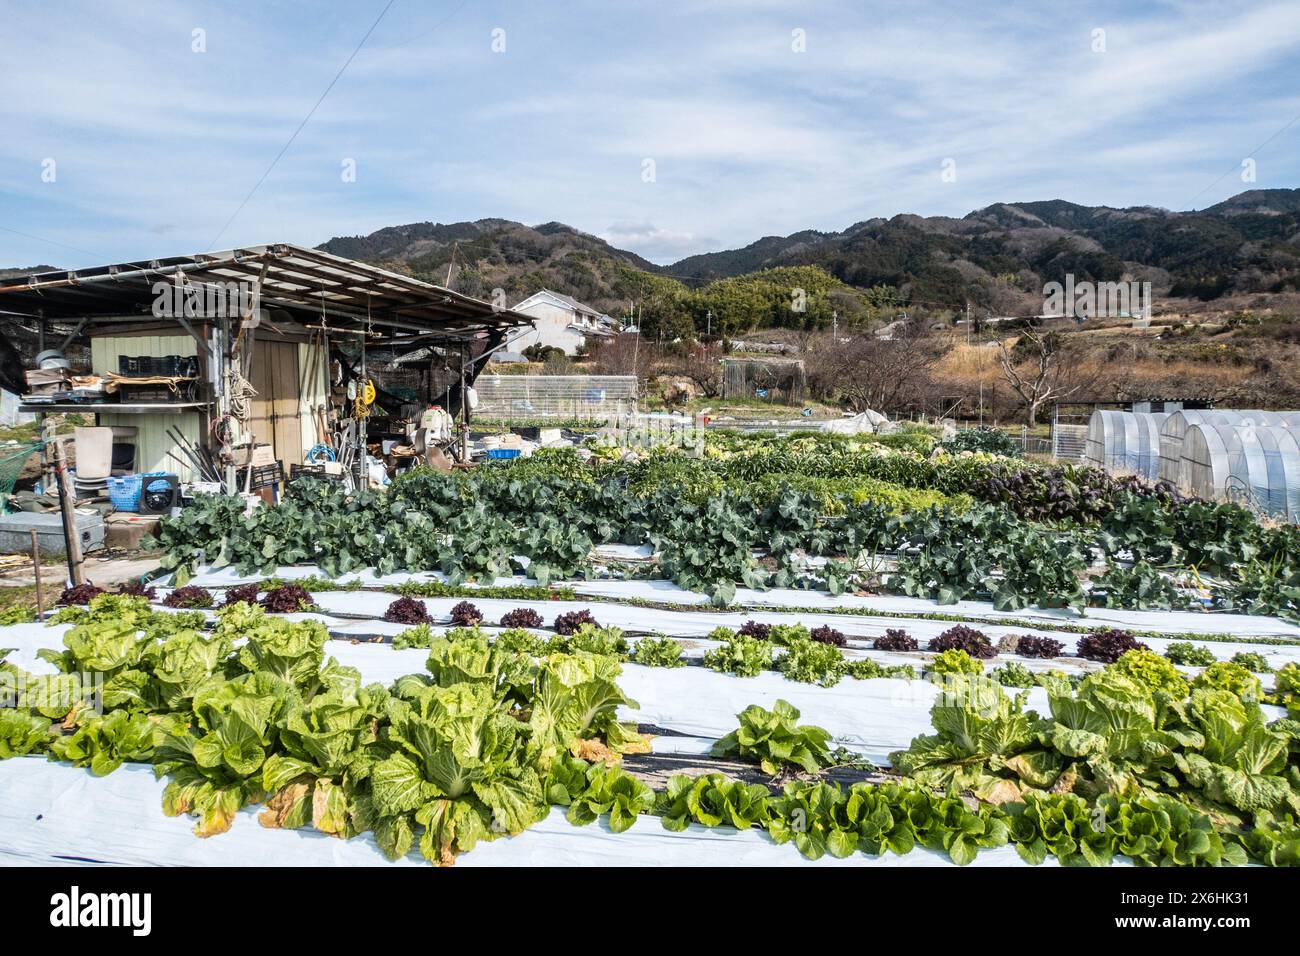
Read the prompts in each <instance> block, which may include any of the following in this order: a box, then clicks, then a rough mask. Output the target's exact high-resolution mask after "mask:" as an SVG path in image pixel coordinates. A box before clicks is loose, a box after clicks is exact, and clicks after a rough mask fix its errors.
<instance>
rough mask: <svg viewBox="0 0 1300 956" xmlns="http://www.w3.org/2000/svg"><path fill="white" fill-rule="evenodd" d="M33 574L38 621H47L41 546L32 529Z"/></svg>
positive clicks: (34, 530)
mask: <svg viewBox="0 0 1300 956" xmlns="http://www.w3.org/2000/svg"><path fill="white" fill-rule="evenodd" d="M32 574H33V575H34V576H35V577H36V620H38V621H42V620H44V619H45V596H44V594H43V593H42V590H41V545H40V542H39V541H38V540H37V535H36V529H35V528H33V529H32Z"/></svg>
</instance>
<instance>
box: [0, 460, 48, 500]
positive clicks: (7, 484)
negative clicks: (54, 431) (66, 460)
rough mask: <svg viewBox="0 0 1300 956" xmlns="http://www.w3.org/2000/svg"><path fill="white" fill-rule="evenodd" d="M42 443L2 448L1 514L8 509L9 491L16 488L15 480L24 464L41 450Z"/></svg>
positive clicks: (0, 462)
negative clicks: (6, 505)
mask: <svg viewBox="0 0 1300 956" xmlns="http://www.w3.org/2000/svg"><path fill="white" fill-rule="evenodd" d="M42 444H44V443H43V442H28V443H27V444H24V445H18V446H15V447H9V448H0V514H5V513H6V511H7V510H8V509H7V508H6V507H5V502H7V501H8V500H9V493H10V492H12V491H13V490H14V482H16V481H17V480H18V475H19V473H20V472H21V471H22V470H23V465H24V464H25V463H26V462H27V459H28V458H30V457H31V456H32V455H33V454H35V453H36V452H38V451H40V449H41V445H42Z"/></svg>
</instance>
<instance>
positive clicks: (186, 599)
mask: <svg viewBox="0 0 1300 956" xmlns="http://www.w3.org/2000/svg"><path fill="white" fill-rule="evenodd" d="M163 607H173V608H200V607H212V592H211V591H209V590H208V589H207V588H201V587H199V586H198V585H197V584H187V585H186V586H185V587H183V588H177V589H176V590H175V591H172V592H171V593H170V594H168V595H167V596H166V597H165V598H163Z"/></svg>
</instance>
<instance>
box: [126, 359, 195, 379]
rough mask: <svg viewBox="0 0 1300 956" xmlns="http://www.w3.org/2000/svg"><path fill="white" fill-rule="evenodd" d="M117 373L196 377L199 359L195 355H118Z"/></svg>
mask: <svg viewBox="0 0 1300 956" xmlns="http://www.w3.org/2000/svg"><path fill="white" fill-rule="evenodd" d="M117 374H119V375H141V376H145V375H167V376H172V377H178V378H197V377H198V374H199V359H198V356H195V355H119V356H118V357H117Z"/></svg>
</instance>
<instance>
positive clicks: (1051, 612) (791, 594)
mask: <svg viewBox="0 0 1300 956" xmlns="http://www.w3.org/2000/svg"><path fill="white" fill-rule="evenodd" d="M276 576H277V577H280V578H283V579H285V580H294V579H299V578H305V577H312V576H320V569H319V568H317V567H316V566H314V565H295V566H294V567H287V568H278V569H277V570H276ZM264 577H265V575H258V574H254V575H248V576H241V575H238V574H236V573H235V572H234V570H233V569H231V568H222V569H220V570H218V571H212V570H208V569H204V570H201V571H200V572H199V573H198V574H197V575H195V576H194V578H193V579H192V580H191V581H190V582H189V583H191V584H199V585H202V586H203V587H210V588H211V587H229V586H230V585H232V584H246V583H248V582H250V581H260V580H262V579H263V578H264ZM341 580H346V581H351V580H358V581H360V582H361V583H362V585H363V586H364V587H376V586H389V585H398V584H403V583H405V582H407V581H444V580H445V577H444V576H443V575H442V574H440V573H438V572H433V571H429V572H406V571H399V572H394V573H392V574H386V575H377V574H375V573H374V572H373V571H370V570H367V571H359V572H356V573H355V574H352V573H350V574H346V575H342V576H341ZM532 583H535V582H532V581H529V580H527V579H525V578H521V577H513V578H498V579H497V580H496V581H495V582H493V584H494V585H496V586H509V585H519V584H532ZM558 583H559V582H557V584H558ZM564 586H565V587H569V588H572V589H573V590H574V591H575V592H577V593H578V594H579V595H582V596H590V597H593V598H606V599H611V600H618V599H622V600H626V599H636V600H644V601H653V602H656V603H661V604H675V605H682V606H683V607H702V606H703V607H707V606H708V604H709V599H708V597H707V595H704V594H701V593H699V592H696V591H687V590H684V589H682V588H680V587H678V586H677V585H675V584H673V583H672V582H671V581H656V580H641V579H636V580H628V581H614V580H601V581H569V582H564ZM735 600H736V603H737V604H738V605H741V606H753V607H768V608H772V609H773V610H777V611H779V610H781V609H783V608H784V609H787V610H788V609H791V608H808V609H809V610H810V611H813V612H815V611H816V610H818V609H825V610H826V611H828V612H829V611H835V610H840V611H844V610H852V611H858V612H869V611H881V612H887V613H889V614H935V613H938V614H950V615H956V616H961V617H967V618H971V619H980V620H1016V621H1024V622H1026V624H1028V625H1030V626H1032V622H1034V621H1038V622H1042V623H1050V624H1070V625H1074V626H1079V627H1095V628H1106V627H1123V628H1133V629H1137V630H1143V631H1156V632H1161V633H1166V634H1184V633H1186V634H1223V633H1226V634H1239V635H1241V636H1242V638H1243V639H1247V640H1249V639H1250V638H1251V637H1290V638H1293V639H1297V640H1300V625H1295V624H1291V623H1288V622H1286V621H1282V620H1279V619H1278V618H1272V617H1260V616H1255V615H1249V614H1219V613H1206V612H1197V611H1123V610H1118V609H1111V608H1089V609H1088V611H1087V613H1086V614H1085V615H1082V616H1081V615H1079V614H1078V613H1076V612H1074V611H1071V610H1068V609H1063V608H1022V609H1021V610H1019V611H999V610H997V609H995V608H994V607H993V605H992V604H991V603H989V602H987V601H958V602H957V603H956V604H938V603H936V602H935V601H930V600H926V599H925V598H909V597H898V596H894V595H873V596H869V597H860V596H858V595H855V594H841V595H839V596H838V597H832V596H831V595H830V594H829V593H827V592H825V591H812V590H803V589H799V588H773V589H772V590H769V591H756V590H753V589H750V588H737V589H736V598H735ZM512 603H513V605H514V606H519V604H521V603H526V602H512ZM577 603H579V604H580V605H581V606H583V607H586V606H588V604H589V603H590V602H586V603H583V602H577ZM548 606H550V605H548ZM557 613H558V612H557ZM732 617H733V618H734V613H733V615H732ZM807 619H809V615H803V616H802V617H801V620H807ZM844 619H845V615H836V616H834V620H836V621H843V620H844ZM882 620H884V619H883V618H882ZM620 626H622V625H620ZM810 626H812V625H810ZM837 626H839V625H837ZM894 626H897V625H894ZM840 629H841V630H845V629H844V628H843V627H842V626H841V627H840ZM845 633H848V632H847V631H845Z"/></svg>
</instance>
